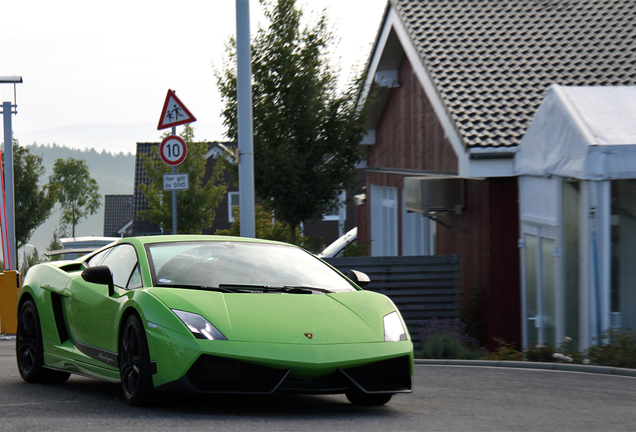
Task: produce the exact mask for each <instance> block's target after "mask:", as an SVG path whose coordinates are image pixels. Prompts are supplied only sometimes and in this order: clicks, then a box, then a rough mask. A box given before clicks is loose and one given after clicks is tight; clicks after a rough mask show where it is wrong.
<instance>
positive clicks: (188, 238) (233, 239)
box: [117, 234, 293, 246]
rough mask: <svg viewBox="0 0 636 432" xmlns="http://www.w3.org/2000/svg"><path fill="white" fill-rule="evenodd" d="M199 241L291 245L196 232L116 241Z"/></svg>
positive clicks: (142, 242)
mask: <svg viewBox="0 0 636 432" xmlns="http://www.w3.org/2000/svg"><path fill="white" fill-rule="evenodd" d="M200 241H213V242H248V243H265V244H276V245H287V246H293V245H290V244H288V243H284V242H279V241H274V240H264V239H255V238H249V237H236V236H217V235H202V234H200V235H196V234H178V235H159V236H146V237H123V238H121V239H120V240H118V241H117V243H118V244H119V243H137V242H138V243H140V244H142V245H146V244H153V243H170V242H200Z"/></svg>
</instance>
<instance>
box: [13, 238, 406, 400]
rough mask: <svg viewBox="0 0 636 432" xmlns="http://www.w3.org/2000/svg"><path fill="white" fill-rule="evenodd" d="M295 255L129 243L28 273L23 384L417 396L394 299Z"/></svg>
mask: <svg viewBox="0 0 636 432" xmlns="http://www.w3.org/2000/svg"><path fill="white" fill-rule="evenodd" d="M365 282H368V278H367V277H366V275H365V274H364V273H360V272H355V271H352V272H350V273H349V276H348V277H345V276H344V275H342V274H341V273H339V272H338V271H337V270H335V269H334V268H332V267H331V266H329V265H328V264H326V263H325V262H324V261H322V260H320V259H319V258H317V257H315V256H314V255H312V254H310V253H309V252H306V251H305V250H303V249H301V248H298V247H296V246H292V245H289V244H286V243H280V242H273V241H266V240H255V239H245V238H239V237H219V236H157V237H140V238H122V239H121V240H119V241H117V242H115V243H113V244H110V245H108V246H106V247H104V248H102V249H100V250H97V251H95V252H93V253H91V254H90V255H87V256H85V257H82V258H80V259H77V260H75V261H56V262H48V263H43V264H38V265H36V266H34V267H32V268H31V269H30V270H29V272H28V274H27V275H26V278H25V280H24V286H23V288H22V291H21V292H20V297H19V300H18V332H17V337H16V356H17V362H18V368H19V371H20V375H21V376H22V378H23V379H24V380H25V381H27V382H57V383H61V382H64V381H66V380H67V379H68V377H69V375H70V374H71V373H76V374H81V375H87V376H90V377H94V378H99V379H103V380H109V381H115V382H121V388H122V392H123V395H124V398H125V399H126V401H127V402H128V403H130V404H131V405H145V404H148V403H150V402H151V401H152V399H153V396H154V394H155V392H157V391H178V390H189V391H196V392H203V393H253V394H269V393H274V392H297V393H310V394H312V393H313V394H338V393H344V394H346V396H347V398H348V399H349V401H350V402H352V403H354V404H362V405H382V404H385V403H387V402H388V401H389V400H390V399H391V397H392V395H393V394H395V393H403V392H410V391H411V385H412V384H411V383H412V379H411V378H412V375H413V344H412V342H411V338H410V336H409V334H408V331H407V330H406V327H405V325H404V321H403V320H402V317H401V316H400V314H399V312H398V311H397V309H396V308H395V305H394V304H393V303H392V302H391V300H389V299H388V298H387V297H385V296H383V295H381V294H377V293H374V292H371V291H364V290H362V289H361V288H360V287H359V285H364V283H365Z"/></svg>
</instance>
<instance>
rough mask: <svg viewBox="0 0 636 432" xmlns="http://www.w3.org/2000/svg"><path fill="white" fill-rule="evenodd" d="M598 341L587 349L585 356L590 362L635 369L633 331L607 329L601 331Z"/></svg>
mask: <svg viewBox="0 0 636 432" xmlns="http://www.w3.org/2000/svg"><path fill="white" fill-rule="evenodd" d="M598 342H599V343H598V344H597V345H594V346H591V347H590V348H588V350H587V358H589V360H590V362H591V363H592V364H595V365H599V366H613V367H623V368H634V369H636V333H634V331H632V330H626V331H616V330H609V331H606V332H603V334H602V336H601V337H600V338H599V341H598Z"/></svg>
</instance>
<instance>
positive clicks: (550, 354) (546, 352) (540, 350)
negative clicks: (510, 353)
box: [523, 343, 557, 362]
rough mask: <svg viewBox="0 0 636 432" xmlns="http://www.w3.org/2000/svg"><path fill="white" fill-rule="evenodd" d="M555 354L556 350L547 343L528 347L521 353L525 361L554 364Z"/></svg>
mask: <svg viewBox="0 0 636 432" xmlns="http://www.w3.org/2000/svg"><path fill="white" fill-rule="evenodd" d="M556 352H557V350H556V348H555V347H554V346H552V345H550V344H548V343H544V344H535V345H533V346H529V347H528V348H526V350H525V351H524V352H523V355H524V357H525V358H526V360H528V361H531V362H554V361H556V358H555V357H554V354H555V353H556Z"/></svg>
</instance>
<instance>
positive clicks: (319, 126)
mask: <svg viewBox="0 0 636 432" xmlns="http://www.w3.org/2000/svg"><path fill="white" fill-rule="evenodd" d="M302 15H303V13H302V10H301V9H300V8H298V7H297V6H296V0H277V1H276V2H267V3H266V9H265V16H266V18H267V19H268V20H269V21H270V24H269V27H268V28H267V29H262V28H261V29H259V31H258V34H257V36H256V37H255V39H254V42H253V44H252V73H253V77H252V81H253V94H254V101H253V106H254V107H253V116H254V120H253V124H254V176H255V179H256V182H255V191H256V195H257V196H258V197H259V198H260V200H261V203H263V205H265V206H267V208H268V210H273V211H274V213H275V215H276V219H280V220H282V221H284V222H286V223H287V224H288V225H289V229H290V234H291V236H290V237H291V239H292V241H294V240H295V231H296V227H298V226H299V224H300V223H301V222H303V221H305V220H310V219H315V218H317V217H320V216H321V215H322V214H325V213H327V212H328V211H330V210H331V209H333V208H334V207H335V206H336V205H337V202H338V196H339V195H340V193H341V192H342V191H343V190H344V189H345V188H346V187H348V186H350V185H352V184H353V183H354V182H355V180H356V179H357V176H358V172H357V171H356V170H355V168H354V167H355V164H356V162H358V160H359V159H360V153H359V150H358V145H359V143H360V140H361V139H362V136H363V134H364V129H363V125H364V116H363V114H362V112H361V110H358V109H357V108H356V101H357V94H358V89H359V84H360V83H361V82H362V80H361V78H359V79H357V80H354V81H353V82H352V83H350V84H349V86H348V88H347V89H346V90H345V91H343V92H341V93H340V94H339V93H338V91H337V85H336V84H337V83H336V77H335V75H334V74H333V73H332V71H331V69H330V68H329V65H328V57H327V47H328V45H329V44H330V43H331V42H332V41H333V35H332V34H331V33H330V32H329V31H328V29H327V19H326V17H325V15H324V14H323V15H322V16H321V17H320V18H319V20H318V22H317V23H316V24H315V25H314V26H313V27H311V28H310V27H304V28H301V24H300V23H301V19H302ZM227 50H228V61H227V63H226V65H225V66H224V68H223V70H222V71H217V72H216V77H217V85H218V88H219V91H220V93H221V95H222V98H223V100H224V103H225V109H224V111H223V117H224V125H225V126H226V127H227V133H226V135H227V137H228V138H230V139H232V140H237V103H236V70H235V69H234V67H233V66H232V65H233V64H234V62H233V59H235V57H236V54H235V51H236V46H235V43H234V41H233V40H232V39H230V43H229V44H228V47H227Z"/></svg>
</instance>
